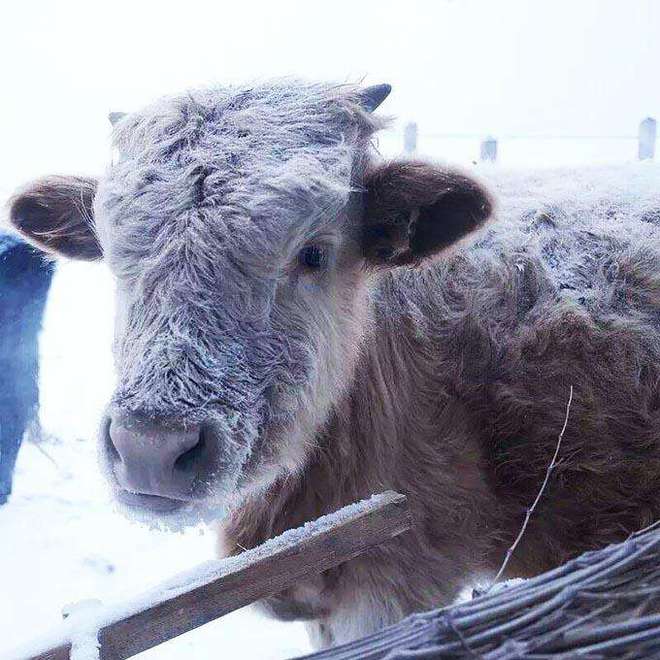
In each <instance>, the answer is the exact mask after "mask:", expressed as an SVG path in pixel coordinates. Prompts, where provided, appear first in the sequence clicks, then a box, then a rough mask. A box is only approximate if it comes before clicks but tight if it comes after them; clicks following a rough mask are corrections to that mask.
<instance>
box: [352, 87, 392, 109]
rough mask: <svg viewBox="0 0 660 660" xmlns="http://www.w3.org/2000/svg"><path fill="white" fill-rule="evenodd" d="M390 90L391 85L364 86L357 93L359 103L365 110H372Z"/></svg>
mask: <svg viewBox="0 0 660 660" xmlns="http://www.w3.org/2000/svg"><path fill="white" fill-rule="evenodd" d="M391 91H392V85H387V84H383V85H372V86H371V87H365V88H364V89H362V90H360V92H359V93H358V96H359V103H360V105H361V106H362V107H363V108H364V109H365V110H366V111H367V112H373V111H374V110H375V109H376V108H377V107H378V106H379V105H380V104H381V103H382V102H383V101H384V100H385V99H386V98H387V97H388V96H389V95H390V92H391Z"/></svg>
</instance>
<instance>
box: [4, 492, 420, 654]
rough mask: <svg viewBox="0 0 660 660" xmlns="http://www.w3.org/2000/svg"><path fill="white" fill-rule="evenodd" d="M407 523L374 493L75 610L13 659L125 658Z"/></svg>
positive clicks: (401, 511)
mask: <svg viewBox="0 0 660 660" xmlns="http://www.w3.org/2000/svg"><path fill="white" fill-rule="evenodd" d="M410 526H411V516H410V511H409V509H408V505H407V502H406V498H405V497H404V496H403V495H400V494H398V493H394V492H391V491H388V492H386V493H382V494H380V495H375V496H373V497H372V498H371V499H369V500H365V501H363V502H359V503H356V504H352V505H349V506H347V507H344V508H343V509H341V510H339V511H337V512H336V513H334V514H330V515H328V516H323V517H322V518H319V519H318V520H316V521H313V522H311V523H308V524H307V525H305V526H303V527H300V528H298V529H293V530H289V531H287V532H285V533H284V534H282V535H281V536H279V537H277V538H275V539H271V540H270V541H267V542H266V543H264V544H263V545H261V546H259V547H257V548H254V549H253V550H248V551H246V552H244V553H242V554H241V555H238V556H236V557H231V558H229V559H226V560H217V561H211V562H207V563H206V564H202V565H201V566H199V567H197V568H196V569H195V570H193V571H190V572H188V573H184V574H181V575H179V576H177V577H176V578H175V579H173V580H171V581H169V582H168V583H165V584H163V585H161V586H160V587H159V588H157V589H155V590H152V591H151V592H149V593H146V594H144V595H143V596H142V597H140V598H138V599H136V600H134V601H132V602H129V603H124V604H122V605H121V606H120V607H103V606H100V607H98V608H96V609H94V610H93V611H90V612H82V613H76V612H74V613H73V614H72V615H71V616H70V617H69V618H68V619H66V621H65V622H64V623H63V625H62V629H61V630H60V631H59V633H57V634H56V635H54V636H52V637H50V638H49V639H43V640H41V641H39V642H36V643H35V644H33V645H32V648H31V649H30V650H27V649H24V650H22V651H20V652H18V654H17V655H16V656H14V657H17V658H31V660H69V659H70V658H85V660H87V658H89V657H98V658H100V660H119V659H122V658H129V657H130V656H133V655H135V654H137V653H140V652H142V651H145V650H146V649H149V648H152V647H154V646H157V645H158V644H161V643H162V642H165V641H167V640H169V639H172V638H173V637H177V636H178V635H182V634H183V633H185V632H188V631H190V630H192V629H194V628H198V627H199V626H201V625H204V624H205V623H208V622H209V621H212V620H214V619H217V618H219V617H221V616H223V615H224V614H228V613H229V612H233V611H234V610H237V609H239V608H241V607H244V606H245V605H248V604H250V603H253V602H254V601H256V600H259V599H261V598H265V597H267V596H271V595H274V594H277V593H279V592H281V591H282V590H284V589H286V588H287V587H290V586H291V585H293V584H295V583H296V582H298V581H299V580H302V579H304V578H306V577H309V576H311V575H314V574H317V573H320V572H322V571H325V570H328V569H330V568H332V567H334V566H338V565H339V564H342V563H344V562H346V561H348V560H349V559H352V558H354V557H356V556H358V555H360V554H361V553H363V552H365V551H366V550H368V549H369V548H372V547H374V546H376V545H379V544H380V543H383V542H384V541H387V540H388V539H391V538H393V537H395V536H397V535H399V534H401V533H402V532H405V531H406V530H408V529H409V528H410Z"/></svg>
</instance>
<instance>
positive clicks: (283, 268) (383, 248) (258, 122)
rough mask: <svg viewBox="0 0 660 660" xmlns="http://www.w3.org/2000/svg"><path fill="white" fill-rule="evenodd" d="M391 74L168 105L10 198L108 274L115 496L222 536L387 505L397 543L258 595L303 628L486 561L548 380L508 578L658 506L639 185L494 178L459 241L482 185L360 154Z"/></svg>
mask: <svg viewBox="0 0 660 660" xmlns="http://www.w3.org/2000/svg"><path fill="white" fill-rule="evenodd" d="M388 92H389V87H388V86H386V85H380V86H376V87H371V88H367V89H360V88H356V87H351V86H344V87H341V86H340V87H335V86H330V85H322V84H304V83H297V82H292V81H285V82H276V83H266V84H261V85H257V86H253V87H250V88H212V89H206V90H202V91H196V92H191V93H188V94H185V95H182V96H176V97H172V98H167V99H164V100H161V101H159V102H157V103H156V104H154V105H153V106H150V107H148V108H146V109H145V110H143V111H141V112H137V113H134V114H129V115H127V116H123V117H120V118H119V119H118V122H117V125H116V128H115V133H114V140H115V146H116V147H117V150H118V152H119V157H118V160H117V161H116V162H115V163H114V164H113V165H112V166H111V168H110V169H109V170H108V171H107V172H106V174H105V175H104V176H103V177H101V178H100V179H98V180H94V179H81V178H74V177H53V178H48V179H44V180H41V181H37V182H35V183H34V184H32V185H31V186H29V187H28V188H26V189H25V190H24V191H22V192H20V193H18V194H17V195H16V197H15V198H14V200H13V202H12V205H11V208H10V217H11V220H12V222H13V223H14V224H15V226H16V227H17V228H18V229H19V230H20V231H22V232H23V233H24V235H25V236H27V237H28V238H29V239H30V240H32V241H34V242H35V243H37V244H38V245H40V246H42V247H43V248H44V249H47V250H50V251H53V252H58V253H62V254H65V255H68V256H71V257H77V258H86V259H100V258H102V257H103V259H105V261H106V262H107V264H108V266H109V268H110V269H111V271H112V272H113V274H114V276H115V278H116V281H117V321H116V343H115V356H116V367H117V376H118V381H117V388H116V391H115V393H114V396H113V398H112V401H111V402H110V405H109V408H108V413H107V417H106V418H105V420H104V424H103V431H102V434H101V443H102V455H103V457H104V459H103V460H104V465H105V471H106V474H107V476H108V478H109V479H110V482H111V483H112V484H113V487H114V489H115V491H116V493H117V497H118V498H119V499H120V500H121V501H122V502H124V503H125V504H126V506H127V507H130V508H132V509H133V510H147V511H148V512H151V514H152V515H153V512H157V514H158V515H159V516H160V518H161V519H165V520H182V519H183V520H198V519H199V518H200V517H202V516H204V515H207V514H210V515H215V516H219V515H222V514H223V513H224V514H226V517H225V522H224V527H223V532H222V535H221V550H222V552H223V553H224V554H231V553H235V552H238V551H239V549H242V548H246V547H252V546H254V545H256V544H258V543H261V542H262V541H263V540H265V539H266V538H268V537H270V536H272V535H274V534H278V533H280V532H281V531H283V530H284V529H286V528H288V527H292V526H295V525H299V524H301V523H303V522H304V521H306V520H308V519H310V518H314V517H316V516H318V515H320V514H322V513H325V512H328V511H332V510H335V509H337V508H338V507H340V506H342V505H343V504H346V503H349V502H352V501H354V500H356V499H359V498H362V497H365V496H367V495H369V494H371V493H373V492H375V491H381V490H384V489H386V488H393V489H396V490H398V491H401V492H403V493H405V494H407V495H408V497H409V500H410V503H411V506H412V508H413V512H414V520H415V523H414V529H413V531H412V532H410V533H408V534H406V535H404V536H402V537H400V538H398V539H396V540H393V541H392V542H390V543H388V544H387V545H385V546H383V547H381V548H378V549H374V550H373V551H371V553H370V554H368V555H365V556H363V557H361V558H359V559H356V560H354V561H351V562H349V563H348V564H346V565H344V566H342V567H341V568H338V569H335V570H333V571H328V572H326V573H324V574H323V575H321V576H319V577H318V578H316V579H313V580H309V581H307V582H305V583H303V584H300V585H298V586H297V587H296V588H294V589H291V590H289V591H288V592H286V593H283V594H281V595H280V596H278V597H277V598H273V599H271V600H270V601H268V602H267V603H266V607H268V608H269V610H270V611H271V612H273V613H274V614H275V615H276V616H279V617H281V618H284V619H296V618H302V619H306V620H308V621H309V622H310V627H311V629H312V632H313V635H314V637H315V639H316V640H317V642H318V643H319V644H321V645H328V644H333V643H337V642H341V641H346V640H349V639H352V638H354V637H356V636H359V635H364V634H366V633H369V632H370V631H373V630H375V629H377V628H379V627H380V626H383V625H386V624H388V623H391V622H393V621H396V620H398V619H400V618H401V617H402V616H404V615H406V614H408V613H410V612H415V611H419V610H423V609H425V608H429V607H431V606H437V605H440V604H442V603H447V602H449V601H451V600H452V599H453V598H455V597H456V595H457V594H458V593H459V591H460V589H461V588H462V586H463V585H465V584H466V583H468V582H469V581H470V580H473V579H474V578H475V576H480V575H481V576H486V577H487V576H488V575H492V574H493V573H494V572H495V571H496V570H497V568H498V567H499V565H500V563H501V561H502V559H503V556H504V553H505V551H506V548H507V547H508V546H509V545H510V544H511V542H512V540H513V538H514V537H515V535H516V533H517V531H518V529H519V528H520V525H521V522H522V519H523V518H524V514H525V510H526V507H527V506H529V504H530V503H531V502H532V500H533V499H534V497H535V495H536V493H537V491H538V488H539V486H540V484H541V481H542V479H543V475H544V472H545V470H546V467H547V465H548V463H549V462H550V460H551V457H552V455H553V452H554V450H555V447H556V443H557V437H558V434H559V431H560V429H561V427H562V424H563V421H564V415H565V410H566V405H567V400H568V396H569V390H570V388H571V386H573V388H574V398H573V403H572V407H571V410H570V414H569V419H568V426H567V429H566V433H565V436H564V443H563V446H562V449H561V455H560V457H559V464H558V466H557V468H556V470H555V472H554V473H553V479H552V481H551V483H550V484H549V485H548V488H547V490H546V492H545V494H544V497H543V499H542V500H541V502H540V505H539V507H538V508H537V510H536V512H535V515H534V516H533V518H532V519H531V521H530V524H529V527H528V529H527V533H526V534H525V536H524V538H523V540H522V543H521V544H520V546H519V548H518V550H517V552H516V553H515V555H514V556H513V558H512V561H511V562H510V563H509V567H508V575H523V576H524V575H531V574H533V573H536V572H538V571H541V570H543V569H546V568H549V567H551V566H554V565H556V564H558V563H559V562H562V561H564V560H565V559H567V558H569V557H572V556H575V555H576V554H577V553H579V552H581V551H582V550H584V549H586V548H593V547H596V546H599V545H603V544H605V543H608V542H610V541H614V540H616V539H620V538H622V537H623V536H625V535H626V534H628V533H630V532H631V531H632V530H634V529H636V528H638V527H641V526H643V525H645V524H647V523H649V522H651V521H653V520H655V519H656V518H657V517H658V513H659V511H660V495H658V493H659V492H660V489H659V486H660V248H659V240H658V239H659V238H660V235H659V220H658V218H659V217H660V214H659V213H658V211H657V209H658V208H660V203H659V201H660V200H658V197H657V195H656V193H655V191H654V188H655V186H652V187H649V186H648V185H647V186H646V187H645V186H644V185H642V184H643V182H644V177H643V174H641V175H640V177H641V179H640V181H641V182H642V183H639V182H638V183H636V184H635V186H633V181H632V180H631V181H630V182H627V181H624V182H621V181H617V180H614V181H613V184H615V185H612V186H606V187H603V189H598V188H594V185H593V183H592V182H591V181H589V180H588V179H587V180H586V181H580V180H579V178H578V179H576V178H575V177H573V178H572V179H566V181H562V183H561V186H559V187H558V188H557V190H556V191H554V192H553V191H552V190H551V189H552V185H553V184H549V185H547V186H546V187H545V188H544V187H543V185H542V184H541V182H540V180H539V179H538V177H537V178H530V179H528V180H527V181H526V182H525V183H524V185H523V186H522V188H521V189H520V190H514V191H511V190H508V189H507V184H503V185H501V186H500V190H499V191H498V195H497V197H498V198H499V204H500V208H499V211H498V212H497V219H498V221H497V222H494V223H491V224H490V225H489V227H488V228H486V229H484V230H483V231H479V230H480V229H481V228H482V227H484V225H485V223H486V221H487V220H488V219H489V218H490V217H491V215H492V214H493V209H494V201H493V197H492V196H491V194H490V193H489V192H487V190H486V189H485V188H484V186H483V185H482V184H481V183H479V182H477V181H476V180H475V179H474V178H473V177H472V176H470V175H468V174H466V173H462V172H460V171H456V170H454V169H451V168H446V167H441V166H438V165H434V164H431V163H427V162H422V161H417V160H413V161H406V160H395V161H383V160H382V159H381V158H380V157H379V156H378V154H377V152H376V151H375V149H374V148H373V136H374V133H375V132H376V131H377V130H378V129H380V128H381V127H382V126H383V125H384V121H383V120H382V119H380V118H379V117H378V116H377V115H375V114H373V111H374V110H375V108H376V107H377V106H378V105H379V104H380V103H381V101H383V99H384V98H385V97H386V96H387V93H388ZM115 119H117V117H115ZM633 188H634V190H633ZM564 189H567V190H569V192H568V193H564V192H563V190H564ZM470 235H472V237H473V240H472V242H471V244H470V245H468V244H467V243H466V240H465V239H467V237H468V236H470Z"/></svg>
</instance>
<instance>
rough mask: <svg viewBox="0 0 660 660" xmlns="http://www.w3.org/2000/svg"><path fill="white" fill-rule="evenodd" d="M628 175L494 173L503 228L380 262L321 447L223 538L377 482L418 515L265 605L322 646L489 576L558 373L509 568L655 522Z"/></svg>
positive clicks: (654, 340) (637, 245)
mask: <svg viewBox="0 0 660 660" xmlns="http://www.w3.org/2000/svg"><path fill="white" fill-rule="evenodd" d="M627 174H628V176H629V177H630V185H629V188H628V190H626V188H625V186H623V184H621V185H619V189H618V190H613V189H612V186H610V185H609V183H610V181H611V174H610V173H607V172H606V173H598V172H592V173H586V174H584V175H583V176H582V177H581V178H580V177H577V178H576V180H575V181H574V182H573V184H572V185H571V184H567V183H566V181H565V177H566V174H563V175H562V174H559V175H547V176H546V178H545V181H544V182H543V184H541V183H540V182H539V181H538V180H535V179H534V178H529V179H528V180H527V181H517V180H516V178H515V177H512V178H510V179H505V181H504V182H503V183H502V182H500V183H499V193H500V197H501V209H500V213H499V222H497V223H495V224H493V225H492V228H491V229H490V231H489V232H488V233H487V235H486V236H485V237H483V238H482V239H481V240H480V241H479V242H478V243H477V244H476V245H474V246H473V247H471V248H469V249H467V250H463V251H460V252H457V253H455V254H454V256H453V257H451V258H450V259H448V260H446V261H444V262H442V263H438V264H436V265H434V266H432V267H430V268H427V269H423V270H418V269H408V268H401V269H397V270H394V271H388V272H386V273H384V274H383V276H382V278H381V279H380V281H379V285H378V286H377V288H376V289H375V290H374V291H373V294H372V296H371V304H372V322H371V326H370V329H369V331H368V333H367V335H366V337H365V339H364V342H363V349H362V353H361V359H360V361H359V363H358V366H357V368H356V369H355V374H354V378H353V382H352V386H351V387H350V390H349V392H348V394H347V395H346V396H345V397H344V398H343V399H342V401H341V403H340V404H339V405H337V406H336V407H335V408H334V410H333V413H332V415H331V418H330V421H329V422H328V424H327V426H326V428H325V429H324V431H323V432H322V433H320V434H319V435H318V437H317V444H318V448H317V449H316V451H315V452H314V454H313V456H312V457H311V458H310V460H309V461H308V463H307V465H306V467H305V468H304V469H303V470H302V471H301V472H300V473H299V474H297V475H296V476H293V477H288V478H286V479H284V480H280V481H278V482H277V483H276V484H275V485H273V486H272V487H271V488H270V489H269V491H268V492H267V494H266V496H263V494H260V495H259V496H257V497H255V498H254V499H252V500H250V501H248V502H246V503H244V504H243V505H242V506H241V507H240V508H239V509H237V510H236V511H234V512H233V515H232V517H231V520H230V522H229V523H228V524H226V526H225V527H224V530H223V532H222V534H221V543H220V547H221V552H222V553H223V554H232V553H237V552H240V551H241V549H242V548H250V547H253V546H255V545H257V544H259V543H261V542H263V541H264V540H266V539H267V538H270V537H271V536H273V535H276V534H279V533H281V532H282V531H284V530H285V529H288V528H291V527H295V526H297V525H300V524H302V523H303V522H305V521H307V520H310V519H313V518H315V517H317V516H319V515H321V514H324V513H327V512H331V511H333V510H336V509H337V508H339V507H341V506H343V505H345V504H348V503H350V502H353V501H355V500H358V499H360V498H363V497H367V496H368V495H370V494H371V493H374V492H378V491H382V490H385V489H388V488H392V489H395V490H397V491H400V492H403V493H405V494H406V495H407V496H408V498H409V500H410V502H411V505H412V508H413V511H414V520H415V525H414V529H413V531H412V532H410V533H408V534H405V535H403V536H402V537H400V538H398V539H395V540H393V541H391V542H389V543H388V544H387V545H385V546H383V547H380V548H377V549H374V550H372V551H370V552H369V553H368V554H367V555H365V556H363V557H361V558H359V559H355V560H353V561H351V562H349V563H347V564H345V565H344V566H342V567H340V568H337V569H334V570H332V571H327V572H326V573H324V574H323V575H321V576H319V577H318V578H317V579H314V580H309V581H307V582H305V583H303V584H300V585H298V586H297V587H296V588H295V589H292V590H290V591H288V592H286V593H283V594H281V595H280V597H278V598H273V599H270V600H269V601H268V602H267V603H266V605H267V607H268V609H269V610H270V611H271V612H272V613H274V614H275V615H276V616H278V617H280V618H282V619H285V620H291V619H307V620H309V621H310V630H311V632H312V634H313V636H314V637H315V638H316V641H317V642H318V643H320V644H321V645H329V644H335V643H339V642H344V641H347V640H350V639H352V638H355V637H357V636H361V635H365V634H367V633H369V632H371V631H373V630H375V629H377V628H379V627H381V626H384V625H387V624H390V623H392V622H395V621H397V620H398V619H400V618H402V617H403V616H405V615H407V614H409V613H411V612H416V611H420V610H424V609H428V608H431V607H435V606H439V605H442V604H444V603H448V602H450V601H452V600H453V599H455V598H456V597H457V595H458V594H459V592H460V590H461V588H462V587H464V586H465V585H466V584H470V583H474V580H475V577H479V576H481V577H483V578H486V579H487V578H488V576H492V575H493V573H494V572H496V571H497V569H498V568H499V566H500V565H501V563H502V560H503V558H504V555H505V552H506V549H507V548H508V547H509V546H510V545H511V543H512V541H513V539H514V537H515V536H516V534H517V532H518V531H519V529H520V526H521V523H522V520H523V519H524V516H525V511H526V509H527V507H528V506H529V505H530V503H531V502H532V501H533V500H534V497H535V496H536V494H537V492H538V489H539V487H540V484H541V482H542V480H543V475H544V472H545V470H546V468H547V466H548V464H549V462H550V460H551V457H552V455H553V452H554V450H555V448H556V444H557V438H558V434H559V431H560V429H561V427H562V424H563V421H564V415H565V411H566V404H567V400H568V397H569V390H570V387H571V386H573V387H574V391H575V393H574V399H573V403H572V406H571V410H570V415H569V421H568V427H567V430H566V433H565V437H564V440H563V445H562V448H561V455H560V457H559V464H558V466H557V468H556V470H555V471H554V473H553V477H552V479H551V482H550V483H549V485H548V488H547V489H546V491H545V493H544V495H543V498H542V500H541V502H540V505H539V507H538V509H537V510H536V511H535V513H534V515H533V516H532V518H531V520H530V523H529V526H528V528H527V530H526V533H525V535H524V537H523V540H522V543H521V545H520V546H519V547H518V549H517V551H516V553H515V554H514V556H513V559H512V561H511V563H510V564H509V567H508V571H507V576H508V577H511V576H529V575H533V574H535V573H538V572H540V571H543V570H546V569H549V568H551V567H553V566H556V565H558V564H560V563H562V562H564V561H566V560H567V559H569V558H570V557H574V556H575V555H577V554H578V553H580V552H582V551H584V550H586V549H589V548H595V547H599V546H603V545H605V544H607V543H611V542H613V541H616V540H620V539H622V538H623V537H625V536H626V535H627V534H629V533H630V532H632V531H633V530H636V529H638V528H640V527H642V526H644V525H647V524H649V523H651V522H652V521H654V520H656V519H657V518H658V517H659V514H660V497H659V496H658V492H659V486H660V251H659V245H660V242H659V240H658V239H659V238H660V223H659V218H660V215H659V214H658V212H657V210H655V209H657V208H658V203H659V202H660V200H658V198H657V195H656V193H655V192H654V191H653V190H651V191H650V192H649V190H648V186H647V189H646V190H645V193H646V196H645V194H644V192H642V191H640V190H636V186H637V187H639V185H640V180H645V174H644V173H643V172H642V173H641V174H640V173H637V174H635V173H634V172H632V171H630V172H628V173H627ZM571 176H572V177H573V178H575V174H572V175H571ZM633 179H634V182H633ZM496 183H497V182H496ZM527 186H529V188H527ZM532 187H535V188H536V189H535V190H534V192H532V193H531V194H530V193H528V192H527V190H530V189H532ZM614 187H616V186H614ZM642 187H643V186H642ZM521 199H522V201H521Z"/></svg>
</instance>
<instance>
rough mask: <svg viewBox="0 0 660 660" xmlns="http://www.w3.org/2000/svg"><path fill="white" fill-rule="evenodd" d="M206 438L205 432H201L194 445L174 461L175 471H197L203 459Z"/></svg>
mask: <svg viewBox="0 0 660 660" xmlns="http://www.w3.org/2000/svg"><path fill="white" fill-rule="evenodd" d="M205 446H206V440H205V438H204V433H203V432H202V433H200V434H199V440H198V442H197V444H196V445H195V446H194V447H191V448H190V449H188V451H186V452H184V453H183V454H181V456H179V458H177V459H176V461H174V471H175V472H176V471H180V472H195V471H196V470H197V468H198V467H199V464H200V462H201V461H202V459H203V455H204V450H205Z"/></svg>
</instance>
